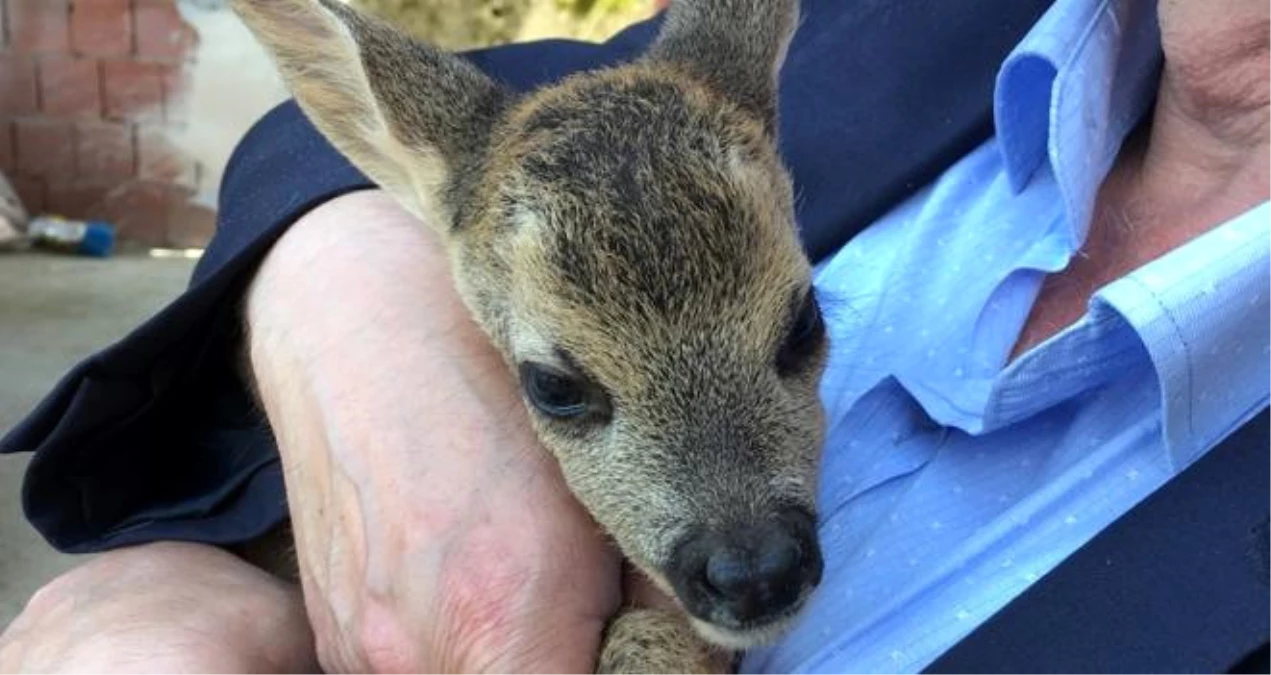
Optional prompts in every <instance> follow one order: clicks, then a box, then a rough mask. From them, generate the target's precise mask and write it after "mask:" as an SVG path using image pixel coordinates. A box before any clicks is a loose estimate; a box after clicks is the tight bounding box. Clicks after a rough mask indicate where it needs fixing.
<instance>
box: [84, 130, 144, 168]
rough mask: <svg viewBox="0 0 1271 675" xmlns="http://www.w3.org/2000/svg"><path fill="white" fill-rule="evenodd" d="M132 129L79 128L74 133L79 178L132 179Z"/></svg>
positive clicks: (133, 160)
mask: <svg viewBox="0 0 1271 675" xmlns="http://www.w3.org/2000/svg"><path fill="white" fill-rule="evenodd" d="M135 161H136V160H135V159H134V153H133V140H132V125H131V124H117V123H113V122H99V123H91V124H81V125H79V127H77V128H76V130H75V162H76V169H77V173H78V175H80V176H91V177H97V178H115V179H120V180H123V179H128V178H132V177H133V176H134V175H135V171H134V166H135V164H134V162H135Z"/></svg>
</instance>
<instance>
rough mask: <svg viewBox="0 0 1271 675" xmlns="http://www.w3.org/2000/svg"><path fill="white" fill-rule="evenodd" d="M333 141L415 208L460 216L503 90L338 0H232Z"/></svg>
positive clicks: (434, 219) (426, 215) (436, 222)
mask: <svg viewBox="0 0 1271 675" xmlns="http://www.w3.org/2000/svg"><path fill="white" fill-rule="evenodd" d="M234 9H235V11H236V12H237V13H238V15H239V16H240V17H241V18H242V19H243V22H244V23H245V24H247V27H248V28H249V29H251V31H252V32H253V33H254V34H255V36H256V38H257V39H258V40H259V41H260V42H261V44H263V45H264V47H265V48H266V50H267V51H269V52H270V53H271V54H272V56H273V58H274V61H275V63H276V64H277V65H278V69H279V71H280V72H281V74H282V77H283V81H284V82H285V83H286V85H287V87H288V88H289V89H290V90H291V93H292V94H293V95H294V96H295V98H296V102H297V103H298V104H299V105H300V107H301V109H302V110H304V112H305V114H306V116H307V117H308V118H309V119H310V121H312V122H313V124H314V126H315V127H317V129H318V131H320V132H321V133H322V134H323V135H324V136H325V137H326V138H327V139H328V140H329V141H331V144H332V145H334V146H335V147H336V149H337V150H339V151H340V152H341V153H342V154H344V155H345V156H346V157H348V158H349V160H350V161H351V162H353V164H354V165H356V166H357V167H358V168H359V169H361V170H362V171H363V172H364V173H365V174H366V175H367V176H369V177H370V178H371V179H372V180H374V181H375V182H376V183H377V184H379V185H380V187H382V188H383V189H384V190H385V191H387V192H388V193H389V194H391V195H393V196H394V197H395V198H396V199H397V200H398V201H399V202H401V203H402V205H403V206H405V207H406V208H407V209H409V210H410V211H412V212H414V213H415V214H416V215H418V216H420V217H421V218H423V219H424V220H425V221H426V222H428V223H429V224H430V225H433V226H435V227H437V228H439V229H441V230H443V231H444V230H446V229H449V228H450V227H451V226H452V225H453V224H454V217H455V212H456V209H457V207H458V203H457V202H458V201H461V200H462V199H463V197H462V195H460V194H457V192H458V191H457V190H456V189H455V187H456V186H457V185H461V184H462V183H463V177H464V175H465V174H466V173H470V172H472V171H474V170H475V168H474V167H475V165H476V164H477V163H479V161H480V157H481V155H482V153H483V152H484V149H485V147H486V144H487V142H488V138H489V135H490V132H491V130H492V129H493V127H494V125H495V123H496V122H497V120H498V117H499V116H500V115H501V114H502V111H503V109H504V107H505V102H506V100H507V98H508V97H507V95H506V94H505V92H504V91H503V90H502V89H501V88H499V87H498V86H496V85H495V83H494V82H493V81H491V80H490V79H489V78H487V77H486V76H485V75H484V74H483V73H482V72H481V71H479V70H478V69H477V68H476V67H475V66H473V65H472V64H470V63H468V62H467V61H464V60H463V59H461V58H460V57H458V56H455V55H453V54H447V53H444V52H441V51H439V50H437V49H434V48H432V47H429V46H427V45H424V44H421V43H419V42H417V41H415V40H413V39H412V38H410V37H409V36H407V35H406V34H404V33H402V32H401V31H399V30H397V29H395V28H393V27H391V26H389V25H388V24H387V23H385V22H383V21H380V20H378V19H374V18H371V17H369V16H365V15H363V14H360V13H358V12H355V11H354V10H352V9H350V8H349V7H347V6H346V5H344V4H343V3H342V2H339V1H338V0H234Z"/></svg>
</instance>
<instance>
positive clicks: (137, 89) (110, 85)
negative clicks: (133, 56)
mask: <svg viewBox="0 0 1271 675" xmlns="http://www.w3.org/2000/svg"><path fill="white" fill-rule="evenodd" d="M102 80H103V84H104V85H105V102H106V117H108V118H110V119H134V120H157V119H160V118H162V116H163V69H162V67H161V66H159V65H158V64H154V63H139V62H136V61H106V62H104V63H103V64H102Z"/></svg>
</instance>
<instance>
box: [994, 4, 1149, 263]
mask: <svg viewBox="0 0 1271 675" xmlns="http://www.w3.org/2000/svg"><path fill="white" fill-rule="evenodd" d="M1160 63H1161V52H1160V31H1159V27H1158V25H1157V18H1156V0H1057V2H1056V3H1055V4H1054V5H1053V6H1052V7H1051V9H1050V10H1049V11H1047V12H1046V14H1045V15H1043V16H1042V18H1041V19H1040V20H1039V21H1038V22H1037V24H1036V25H1034V26H1033V29H1032V30H1031V31H1029V33H1028V35H1026V36H1025V37H1024V39H1023V40H1022V41H1020V43H1019V44H1018V45H1016V47H1015V49H1013V50H1012V51H1011V53H1010V54H1009V55H1008V56H1007V58H1006V60H1005V61H1003V64H1002V67H1001V68H1000V69H999V71H998V76H997V84H996V89H995V91H994V97H993V110H994V118H995V124H996V127H997V129H996V133H997V139H998V145H999V148H1000V149H1001V153H1002V156H1003V161H1004V163H1005V165H1006V169H1007V175H1008V177H1009V179H1010V183H1011V187H1012V188H1013V189H1014V190H1015V191H1016V192H1019V191H1022V190H1023V189H1024V188H1025V187H1026V186H1027V185H1028V183H1029V182H1030V181H1031V180H1032V179H1033V178H1034V176H1035V175H1036V174H1037V172H1038V171H1039V170H1042V169H1046V170H1048V171H1050V172H1051V173H1052V174H1053V175H1054V177H1055V179H1056V180H1057V182H1058V184H1059V189H1060V192H1061V194H1062V195H1063V199H1064V206H1065V209H1066V211H1067V222H1068V226H1069V231H1068V233H1067V234H1068V239H1069V244H1070V245H1071V247H1072V248H1073V249H1074V250H1076V249H1077V248H1079V247H1080V246H1081V244H1082V243H1083V242H1084V241H1085V237H1086V232H1087V230H1088V228H1089V222H1090V218H1091V214H1092V211H1093V208H1094V200H1095V196H1096V194H1097V192H1098V189H1099V185H1100V184H1101V183H1102V181H1103V178H1104V177H1105V175H1106V174H1107V172H1108V170H1109V168H1111V166H1112V163H1113V161H1114V160H1115V159H1116V155H1117V152H1118V150H1119V148H1120V146H1121V142H1122V141H1123V140H1124V138H1125V136H1126V135H1127V134H1128V133H1129V132H1130V130H1131V129H1133V127H1134V126H1135V125H1136V124H1137V123H1138V122H1139V120H1141V119H1142V118H1143V115H1144V113H1146V112H1147V111H1148V109H1149V108H1150V106H1151V105H1152V101H1153V92H1154V91H1155V87H1156V84H1157V80H1158V77H1159V72H1160Z"/></svg>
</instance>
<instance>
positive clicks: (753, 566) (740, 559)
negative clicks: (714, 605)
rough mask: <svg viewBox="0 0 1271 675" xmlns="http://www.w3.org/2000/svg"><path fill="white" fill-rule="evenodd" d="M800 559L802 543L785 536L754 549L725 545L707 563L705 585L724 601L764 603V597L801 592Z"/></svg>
mask: <svg viewBox="0 0 1271 675" xmlns="http://www.w3.org/2000/svg"><path fill="white" fill-rule="evenodd" d="M801 557H802V552H801V551H800V547H799V542H797V541H795V540H794V538H793V537H791V536H789V535H787V534H784V533H780V534H777V535H775V536H771V537H769V538H766V539H765V540H762V541H760V542H758V546H757V547H755V548H753V549H752V548H746V547H739V546H732V545H729V544H724V545H723V546H721V547H720V548H718V549H717V550H716V551H715V552H714V553H711V554H710V558H709V559H707V561H706V583H707V584H708V585H709V587H710V588H711V590H713V591H714V592H715V593H717V594H718V595H720V596H722V597H724V598H728V599H730V600H734V601H742V602H746V603H747V604H753V603H756V602H763V597H761V596H773V595H780V594H782V593H784V592H786V591H787V589H791V588H793V589H794V590H795V591H796V592H797V591H798V590H800V589H799V587H800V586H801V584H802V570H801V567H802V565H801V562H802V561H801ZM749 596H755V597H749Z"/></svg>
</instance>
